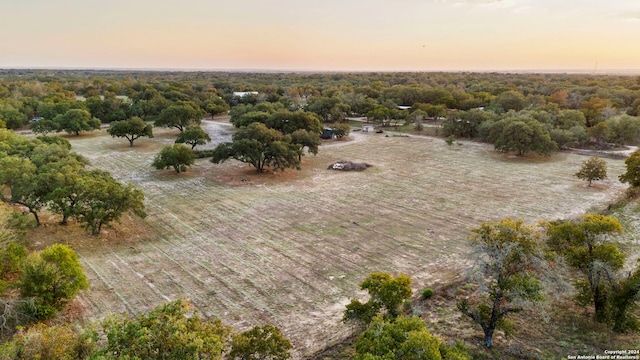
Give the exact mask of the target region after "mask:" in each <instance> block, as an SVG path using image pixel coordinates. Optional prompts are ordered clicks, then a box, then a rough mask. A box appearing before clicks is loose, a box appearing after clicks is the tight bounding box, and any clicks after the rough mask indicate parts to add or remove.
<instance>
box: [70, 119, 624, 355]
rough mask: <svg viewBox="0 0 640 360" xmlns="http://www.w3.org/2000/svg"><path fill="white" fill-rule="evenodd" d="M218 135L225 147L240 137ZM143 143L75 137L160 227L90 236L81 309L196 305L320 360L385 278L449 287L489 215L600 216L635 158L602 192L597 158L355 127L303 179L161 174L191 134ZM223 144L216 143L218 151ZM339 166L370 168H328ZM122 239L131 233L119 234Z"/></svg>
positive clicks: (309, 159) (84, 248) (295, 174)
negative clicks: (163, 152) (137, 194)
mask: <svg viewBox="0 0 640 360" xmlns="http://www.w3.org/2000/svg"><path fill="white" fill-rule="evenodd" d="M203 128H206V129H207V131H209V132H210V134H211V137H212V138H214V139H215V140H214V142H215V141H223V140H224V139H226V138H228V136H229V134H230V131H231V129H230V128H229V127H228V126H225V125H220V124H217V123H213V122H204V123H203ZM154 132H155V133H156V138H154V139H139V140H137V141H136V143H135V146H134V147H133V148H129V147H128V143H127V142H126V140H123V139H113V138H111V137H109V136H108V135H106V134H105V133H104V130H103V131H102V133H101V134H100V135H95V136H83V137H79V138H76V137H72V136H71V137H68V139H69V140H70V141H71V142H72V144H73V149H74V151H76V152H79V153H81V154H83V155H84V156H86V157H87V158H89V159H90V160H91V162H92V164H93V166H95V167H99V168H102V169H105V170H108V171H110V172H111V173H112V174H113V175H114V176H115V177H116V178H118V179H119V180H121V181H125V182H133V183H135V184H136V186H138V187H139V188H141V189H142V190H143V191H144V193H145V196H146V201H145V204H146V208H147V213H148V217H147V219H146V220H144V221H136V220H134V221H133V222H132V223H136V222H139V223H141V224H140V226H139V227H137V226H136V227H134V228H131V229H125V230H118V231H116V236H119V237H122V238H121V239H119V240H118V241H113V240H109V241H107V240H105V238H107V237H113V230H109V229H107V231H111V232H112V233H110V234H109V236H105V235H103V236H102V237H101V238H92V237H89V236H87V238H86V239H85V240H84V244H83V245H81V246H80V247H79V248H78V252H79V254H80V255H81V259H82V263H83V264H84V266H85V271H86V273H87V276H88V277H89V279H90V282H91V289H90V290H89V291H88V292H86V293H85V294H84V295H83V296H82V297H81V299H80V301H81V302H82V304H83V306H84V307H85V308H86V310H87V312H88V315H89V316H90V317H94V318H99V317H101V316H103V315H105V314H106V313H107V312H125V311H128V312H131V313H137V312H140V311H146V310H149V309H151V308H152V307H154V306H156V305H158V304H160V303H162V302H165V301H167V300H174V299H177V298H181V297H186V298H189V299H191V300H192V301H193V303H194V304H195V306H196V307H197V308H198V309H199V311H201V312H202V313H204V314H206V315H208V316H217V317H220V318H222V319H223V321H225V322H226V323H228V324H231V325H235V326H236V328H237V329H240V330H243V329H245V328H248V327H250V326H253V325H258V324H262V323H265V322H270V323H273V324H275V325H277V326H279V327H280V328H281V329H283V331H284V333H285V334H286V335H287V336H288V337H289V338H290V339H291V340H292V342H293V345H294V348H295V352H294V358H303V357H306V356H308V355H310V354H312V353H314V352H316V351H318V350H320V349H322V348H323V347H325V346H326V345H330V344H332V343H334V342H336V341H338V340H339V339H341V338H342V337H344V336H346V335H348V334H350V332H351V328H350V327H349V326H347V325H344V324H342V323H341V317H342V311H343V309H344V305H345V304H346V303H348V301H349V299H350V298H352V297H356V296H362V295H363V294H362V293H360V292H358V291H357V289H358V284H359V283H360V282H361V281H362V280H363V279H364V278H365V277H366V276H367V275H368V274H369V273H370V272H372V271H388V272H392V273H396V274H397V273H401V272H402V273H406V274H408V275H409V276H411V277H412V278H413V279H414V289H415V290H417V291H419V290H421V289H422V288H423V287H425V286H433V285H435V284H436V283H443V282H447V281H449V280H451V279H453V278H455V277H457V276H459V275H460V274H461V273H462V272H463V271H464V269H465V268H466V267H467V265H466V264H467V262H468V261H469V259H467V256H466V253H467V247H466V245H465V240H466V237H467V235H468V234H469V229H470V228H472V227H475V226H477V225H479V224H480V223H481V222H483V221H491V220H498V219H500V218H503V217H507V216H511V217H517V218H524V219H526V221H528V222H535V221H537V220H539V219H554V218H561V217H569V216H576V215H579V214H581V213H583V212H585V211H586V210H588V209H599V208H601V207H603V206H606V204H607V203H608V202H609V201H610V200H611V199H612V198H614V197H616V196H618V195H619V194H620V193H622V191H623V190H624V188H625V186H623V185H622V184H620V183H619V182H618V181H617V177H618V175H619V174H620V173H621V172H622V171H623V168H624V162H623V161H621V160H607V163H608V166H609V167H608V172H609V180H607V181H602V182H597V183H595V186H594V187H592V188H587V187H586V182H583V181H580V180H578V179H577V178H575V177H574V176H573V174H574V173H575V172H576V171H577V170H578V169H579V167H580V164H581V162H582V161H584V160H586V159H587V157H585V156H579V155H573V154H557V155H555V156H553V157H551V158H549V159H544V158H533V159H516V158H511V157H507V156H504V155H499V154H496V153H494V152H493V150H492V147H491V146H489V145H485V144H478V143H472V142H461V143H456V144H454V145H452V146H447V145H446V144H445V142H444V141H443V140H442V139H436V138H429V137H419V136H412V137H394V136H389V137H385V136H384V134H363V133H354V134H353V140H351V141H336V142H330V143H328V144H325V145H323V146H322V147H321V149H320V153H319V154H318V156H316V157H313V156H305V158H304V159H303V164H302V170H301V171H295V170H287V171H286V172H284V173H277V174H271V173H269V174H256V173H255V172H254V170H253V168H251V167H249V166H247V165H244V164H240V163H238V162H235V161H228V162H226V163H224V164H221V165H215V164H212V163H210V162H209V161H208V160H204V159H203V160H198V161H197V163H196V164H195V165H194V166H193V167H192V168H191V169H190V170H188V172H187V173H186V174H180V175H177V174H175V173H174V172H172V171H170V170H164V171H157V170H155V169H153V168H152V167H151V162H152V160H153V157H154V156H155V154H156V153H157V152H158V151H159V150H160V148H161V147H162V146H163V145H164V144H169V143H172V142H173V139H174V138H175V134H176V131H173V130H162V129H154ZM213 146H215V144H209V145H208V147H213ZM338 160H352V161H357V162H367V163H370V164H372V165H374V167H372V168H369V169H367V170H366V171H363V172H340V171H329V170H326V167H327V165H329V164H330V163H333V162H335V161H338ZM118 232H119V233H118Z"/></svg>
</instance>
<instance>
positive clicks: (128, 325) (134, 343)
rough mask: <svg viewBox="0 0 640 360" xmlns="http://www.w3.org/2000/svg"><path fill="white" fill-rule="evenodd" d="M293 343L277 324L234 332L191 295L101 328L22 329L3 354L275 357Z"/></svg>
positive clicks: (280, 359)
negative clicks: (196, 305)
mask: <svg viewBox="0 0 640 360" xmlns="http://www.w3.org/2000/svg"><path fill="white" fill-rule="evenodd" d="M290 350H291V343H290V341H289V340H288V339H287V338H286V337H284V336H283V335H282V333H281V332H280V330H279V329H278V328H277V327H274V326H271V325H264V326H255V327H253V328H252V329H250V330H248V331H245V332H242V333H234V332H233V330H232V328H231V327H229V326H226V325H224V324H223V323H222V321H220V319H216V318H209V319H206V318H203V317H201V316H200V315H199V314H198V313H197V312H196V311H194V310H193V307H192V306H191V304H190V303H189V301H187V300H177V301H173V302H169V303H166V304H163V305H160V306H158V307H156V308H155V309H153V310H152V311H150V312H149V313H148V314H140V315H138V316H135V317H129V316H123V315H109V316H107V318H105V319H104V320H103V321H102V322H101V323H100V325H99V329H94V328H85V329H82V328H78V327H73V326H71V325H69V324H63V325H52V326H46V325H44V324H38V325H36V326H33V327H30V328H27V329H21V330H20V331H19V332H18V333H17V334H16V335H15V336H14V337H13V338H12V339H11V340H10V341H7V342H6V343H4V344H2V345H0V359H40V358H43V359H44V358H46V359H70V360H71V359H150V360H152V359H175V360H183V359H223V358H226V359H239V360H243V359H271V360H287V359H289V358H290V357H291V355H290Z"/></svg>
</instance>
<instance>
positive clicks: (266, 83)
mask: <svg viewBox="0 0 640 360" xmlns="http://www.w3.org/2000/svg"><path fill="white" fill-rule="evenodd" d="M234 92H249V93H246V94H242V95H237V94H235V95H234ZM639 112H640V77H632V76H613V75H574V74H503V73H324V74H317V73H265V74H257V73H223V72H219V73H217V72H127V71H92V70H91V71H90V70H0V185H1V186H2V199H3V200H4V202H6V203H7V204H12V205H20V206H23V207H24V208H26V209H27V211H28V213H29V214H22V215H20V214H18V213H17V212H13V213H11V215H9V216H8V217H7V218H6V219H3V222H4V223H5V224H2V227H1V228H0V230H2V231H1V232H0V242H1V244H0V245H1V246H2V249H1V251H0V256H1V257H2V259H3V267H2V269H1V270H2V273H1V274H0V275H1V282H0V285H1V286H0V290H1V291H2V294H3V295H2V300H1V308H0V313H2V314H0V315H1V316H2V319H1V320H2V322H1V323H0V330H2V335H3V337H4V340H5V343H4V345H2V346H1V347H0V358H25V359H26V358H29V359H31V358H38V357H37V356H38V355H37V354H36V352H37V351H41V352H42V353H44V352H47V351H48V352H49V353H51V354H53V353H56V352H57V353H56V354H58V355H56V356H57V357H55V356H54V357H55V358H69V359H75V358H88V357H91V358H96V359H110V358H160V356H161V354H167V353H171V354H172V357H170V358H176V359H177V358H181V359H182V358H220V357H222V356H227V357H229V358H240V359H254V358H256V359H257V358H269V359H286V358H288V356H289V349H290V347H291V345H290V343H289V342H288V340H286V339H285V338H283V337H282V336H281V334H280V333H279V330H278V329H277V328H275V327H272V326H270V325H266V326H264V327H256V328H254V329H252V330H251V331H248V332H245V333H241V334H234V333H233V330H232V329H231V328H229V327H227V326H225V325H223V324H222V322H221V321H220V320H217V319H201V318H200V317H198V316H197V314H196V315H193V313H192V312H191V310H190V307H189V303H188V301H177V302H174V303H169V304H167V305H165V306H162V307H160V308H158V309H156V310H154V311H153V312H151V313H150V314H141V315H139V316H138V317H135V318H127V317H117V316H115V315H114V317H111V318H107V319H106V320H104V321H103V322H102V323H101V324H100V326H99V328H98V329H92V328H91V329H89V328H87V329H78V328H74V327H72V326H71V325H55V326H56V327H55V328H53V327H51V328H49V327H47V325H43V323H40V321H43V320H50V319H52V318H55V317H56V315H57V314H58V313H59V312H60V311H61V310H62V309H63V308H64V307H65V306H66V305H67V304H68V303H69V302H71V301H72V300H73V297H74V296H75V295H76V294H77V293H78V292H79V291H81V290H83V289H86V288H87V285H88V284H87V283H86V278H84V275H83V274H82V269H81V266H80V264H79V262H78V259H77V255H75V253H74V252H73V249H70V248H68V247H65V246H61V245H54V246H52V247H51V248H47V249H45V250H42V251H38V252H35V251H31V250H30V242H31V241H32V239H29V228H30V227H32V226H37V225H39V217H38V214H39V212H41V211H49V212H51V213H54V214H57V215H58V216H59V217H60V222H61V223H66V222H67V220H68V219H71V218H74V219H76V220H77V221H78V222H79V223H80V224H82V225H83V226H85V228H86V229H87V230H88V232H89V233H90V234H92V235H99V234H100V231H101V229H102V227H103V226H109V224H110V223H112V222H114V221H117V220H118V218H119V217H120V216H121V215H122V214H123V213H124V212H127V211H131V212H134V213H136V214H137V215H139V216H141V217H144V204H143V200H144V194H142V192H141V191H140V190H137V189H135V188H134V187H133V186H132V185H127V184H121V183H119V182H118V181H117V180H115V179H113V178H112V177H111V176H110V175H109V173H108V172H105V171H100V170H88V169H87V168H86V166H87V165H88V164H87V161H86V160H85V159H83V157H82V156H81V155H78V154H76V153H74V152H72V149H71V146H70V144H69V142H68V141H67V140H65V139H63V138H61V137H58V136H54V135H56V134H58V133H60V132H66V133H68V134H70V135H71V136H78V135H80V134H81V133H83V132H88V131H94V130H97V129H100V128H101V127H102V126H105V124H109V125H108V130H107V131H108V133H109V134H110V135H111V136H113V137H123V138H126V139H127V140H128V141H129V145H130V146H134V142H135V140H136V139H138V138H140V137H153V127H154V126H155V127H171V128H175V129H177V130H178V131H179V132H180V134H179V136H178V138H177V139H176V145H173V146H167V147H165V148H164V149H162V151H161V152H160V153H159V154H158V155H157V157H156V159H155V160H154V162H153V166H154V167H155V168H157V169H164V168H169V169H174V170H175V171H176V172H177V173H181V172H184V171H187V168H188V167H189V166H190V165H191V164H193V162H194V161H195V158H196V157H210V158H211V161H212V162H214V163H220V162H224V161H226V160H228V159H235V160H239V161H242V162H245V163H248V164H251V165H252V166H254V167H255V169H256V170H257V172H263V171H265V169H272V170H282V171H285V169H289V168H293V169H299V168H300V164H301V158H302V156H304V155H306V154H316V153H317V152H318V150H319V145H320V144H321V140H320V136H321V134H322V133H323V130H324V129H325V128H329V129H331V131H332V132H333V134H334V135H335V136H337V137H344V136H348V135H349V132H350V131H351V130H352V127H351V126H349V124H350V122H349V121H350V120H349V119H350V118H354V117H358V118H365V119H366V121H368V122H371V123H374V124H376V125H377V126H378V127H380V128H385V129H387V128H391V127H395V130H397V131H404V132H412V133H422V134H426V135H436V136H441V137H450V139H455V138H467V139H474V140H477V141H484V142H489V143H491V144H493V146H494V147H495V150H496V151H498V152H503V153H510V154H514V155H516V156H521V157H523V156H527V155H528V154H530V153H538V154H540V155H543V156H548V155H551V154H552V153H554V152H556V151H561V150H563V149H569V148H587V149H595V150H606V149H610V148H615V147H620V146H625V145H637V144H638V142H639V141H640V118H639V117H638V115H639ZM227 114H228V115H229V116H230V122H231V123H232V124H233V125H234V126H235V127H237V128H238V130H237V132H235V134H234V135H233V139H232V141H231V142H227V143H222V144H219V145H218V146H217V147H216V148H215V149H214V150H208V151H198V150H197V149H196V147H197V146H198V145H204V144H205V143H207V142H208V141H211V139H210V138H209V136H208V134H207V133H206V132H204V131H203V130H202V129H201V128H200V127H199V126H198V125H199V124H200V122H201V119H203V118H205V117H214V116H217V115H227ZM2 128H6V129H2ZM28 130H31V131H32V132H33V133H35V134H36V135H38V136H37V137H36V136H31V137H29V138H26V137H23V136H20V135H18V134H19V133H20V132H27V131H28ZM183 144H186V145H183ZM305 149H306V152H305ZM639 156H640V155H637V154H634V155H632V156H631V157H629V158H628V159H627V169H628V171H627V173H626V174H624V175H623V176H622V177H621V178H620V180H621V181H623V182H626V183H629V184H630V186H631V190H632V191H630V194H631V195H633V193H634V191H633V189H635V188H637V187H638V186H640V180H638V179H639V178H640V175H639V173H638V170H637V169H638V166H637V162H638V158H639ZM603 166H604V165H602V164H601V163H600V162H598V161H597V159H593V160H592V161H591V162H588V163H585V165H584V168H583V169H582V170H581V173H579V174H576V176H578V177H579V178H581V179H585V180H587V181H589V185H590V184H591V181H597V180H600V179H603V178H605V177H606V169H603ZM631 195H630V196H631ZM32 219H33V220H32ZM620 232H622V226H621V224H620V223H619V222H618V220H617V219H615V218H612V217H608V216H604V215H601V214H589V215H585V216H583V217H581V218H579V219H559V220H557V221H553V222H549V223H544V224H540V226H539V227H538V228H534V227H530V226H527V225H524V224H523V223H522V221H519V220H514V219H504V220H502V221H499V222H495V223H486V224H481V225H480V226H479V227H478V228H475V229H472V233H473V235H472V236H471V237H470V245H471V247H473V248H474V249H475V250H476V251H477V253H478V254H480V255H478V259H479V261H478V264H477V267H478V272H477V273H478V274H480V276H479V277H478V278H477V279H470V280H469V281H470V283H474V282H475V283H476V286H477V288H479V289H484V291H483V292H482V291H481V292H480V293H479V294H478V295H477V296H476V297H469V298H465V299H461V300H460V301H459V303H458V309H459V310H460V311H461V312H462V313H463V314H464V315H466V316H467V317H468V318H469V320H470V322H469V326H474V324H475V326H478V329H479V330H481V331H482V332H483V334H484V341H483V344H484V345H485V346H486V347H487V348H491V347H492V346H493V341H492V337H493V334H494V331H496V330H500V331H503V330H504V331H507V330H508V329H509V327H510V326H512V324H511V323H510V322H509V321H508V318H509V317H511V316H517V315H518V313H520V312H522V311H523V310H525V309H526V308H528V307H531V306H534V305H535V304H536V303H539V302H543V301H545V300H548V296H547V295H546V294H547V293H548V292H549V291H551V290H552V289H554V286H560V284H561V283H563V281H565V280H569V281H570V282H572V283H573V286H575V288H576V289H578V293H579V296H578V298H577V303H578V304H579V305H580V306H584V307H587V308H589V309H592V310H593V314H594V315H593V321H594V322H597V323H601V324H603V325H604V326H605V327H607V328H610V329H612V330H613V331H616V332H629V331H637V330H638V328H639V325H638V318H637V301H638V297H639V294H640V268H635V267H634V268H632V269H631V271H628V272H627V273H623V271H622V269H623V268H624V267H625V257H626V254H625V253H624V252H623V251H622V250H621V249H619V248H618V246H617V245H616V244H615V243H614V242H609V241H608V240H607V239H608V237H607V236H609V235H613V234H617V233H620ZM559 258H563V259H565V260H564V262H566V264H565V263H564V262H557V261H555V260H554V259H559ZM561 263H562V264H564V265H566V268H565V270H567V271H569V272H571V273H572V274H573V277H571V278H569V279H567V278H565V279H561V278H560V276H559V275H558V274H560V273H561V271H554V270H557V269H556V267H559V266H561V265H560V264H561ZM410 284H411V279H409V278H408V277H406V276H404V275H400V276H398V277H396V278H394V277H393V276H392V275H390V274H385V273H373V274H371V275H370V276H369V277H368V278H367V279H365V280H364V282H363V283H362V285H361V286H362V288H361V290H366V291H368V292H369V294H370V300H369V301H368V302H367V303H361V302H359V301H357V300H354V301H352V302H351V303H350V304H349V305H347V307H346V310H345V315H344V321H345V322H347V323H354V324H358V327H359V328H360V329H361V330H362V335H361V336H360V337H358V339H357V341H356V342H355V348H354V349H355V352H354V357H356V358H359V359H395V358H412V359H413V358H415V359H422V358H429V359H431V358H443V359H465V358H469V356H470V355H468V354H467V351H466V350H465V349H464V347H463V346H462V345H461V344H449V345H447V344H444V343H442V342H441V341H440V340H439V339H437V338H436V337H434V336H433V335H431V334H430V333H429V332H428V331H427V330H426V329H425V326H424V322H422V321H421V320H420V319H419V318H417V317H413V318H412V317H408V316H407V315H408V314H407V312H406V311H404V307H403V304H405V302H406V301H409V300H410V299H411V296H412V290H411V286H410ZM548 284H551V285H548ZM545 286H549V288H545ZM432 294H433V290H432V289H425V291H424V292H422V297H423V300H426V299H428V298H429V297H431V296H432ZM187 314H191V315H190V316H189V317H187V316H186V315H187ZM223 320H224V319H223ZM167 324H170V325H171V326H174V328H175V327H180V328H181V329H186V330H185V334H184V336H182V337H180V336H178V335H177V334H173V333H172V331H173V330H170V329H169V328H171V326H169V328H166V326H167ZM20 325H27V327H24V328H20V330H18V328H17V326H20ZM152 333H156V334H158V333H159V334H162V336H161V337H156V338H155V341H157V342H156V343H154V344H153V345H149V341H150V340H149V339H146V338H144V336H147V335H149V334H152ZM34 334H39V335H38V339H40V340H38V341H39V342H38V343H37V346H36V345H34V344H35V343H34V342H33V341H35V340H33V339H34V337H36V335H34ZM144 334H146V335H144ZM143 335H144V336H143ZM63 336H64V337H66V339H67V340H64V342H66V343H67V347H63V346H59V343H60V342H61V341H62V340H60V339H61V338H60V337H63ZM141 339H142V340H141ZM145 339H146V340H145ZM56 344H57V345H56ZM34 349H36V350H34ZM30 351H31V352H30ZM256 354H257V355H256ZM3 356H4V357H3ZM163 358H164V357H163Z"/></svg>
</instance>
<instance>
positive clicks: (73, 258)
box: [19, 244, 89, 320]
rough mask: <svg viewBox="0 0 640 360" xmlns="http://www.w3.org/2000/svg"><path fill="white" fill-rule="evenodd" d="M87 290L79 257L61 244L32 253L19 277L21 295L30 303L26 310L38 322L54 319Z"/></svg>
mask: <svg viewBox="0 0 640 360" xmlns="http://www.w3.org/2000/svg"><path fill="white" fill-rule="evenodd" d="M88 287H89V282H88V280H87V277H86V276H85V275H84V273H83V272H82V265H81V264H80V260H79V259H78V255H76V253H75V252H74V251H73V250H72V249H71V248H70V247H68V246H66V245H60V244H56V245H52V246H50V247H48V248H46V249H44V250H42V251H41V252H36V253H32V254H30V255H29V256H28V257H27V259H26V261H25V262H24V263H23V265H22V272H21V274H20V278H19V289H20V296H21V297H22V298H24V299H30V300H31V304H30V306H26V307H25V310H26V311H27V312H29V313H30V314H31V315H32V316H33V317H34V318H35V319H38V320H44V319H49V318H51V317H53V316H54V315H55V314H56V313H57V312H58V311H59V310H61V309H62V307H63V306H64V305H65V304H67V303H68V302H69V301H71V300H72V299H73V298H74V297H75V296H76V294H77V293H78V292H79V291H80V290H83V289H87V288H88Z"/></svg>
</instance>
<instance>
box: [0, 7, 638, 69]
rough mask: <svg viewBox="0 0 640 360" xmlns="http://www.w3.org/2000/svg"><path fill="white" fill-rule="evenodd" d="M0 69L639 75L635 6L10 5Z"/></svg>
mask: <svg viewBox="0 0 640 360" xmlns="http://www.w3.org/2000/svg"><path fill="white" fill-rule="evenodd" d="M0 14H1V16H0V68H15V67H18V68H30V67H35V68H126V69H202V70H208V69H217V70H233V69H254V70H323V71H324V70H333V71H446V70H452V71H476V70H477V71H486V70H504V71H508V70H558V69H568V70H596V69H608V70H626V69H640V46H639V45H638V38H639V36H640V1H637V0H607V1H602V0H562V1H559V0H393V1H392V0H368V1H364V0H324V1H318V0H295V1H293V0H275V1H267V0H240V1H219V0H207V1H205V0H181V1H168V0H154V1H151V0H129V1H124V0H109V1H104V0H101V1H97V0H82V1H81V0H20V1H3V3H2V5H0Z"/></svg>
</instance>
